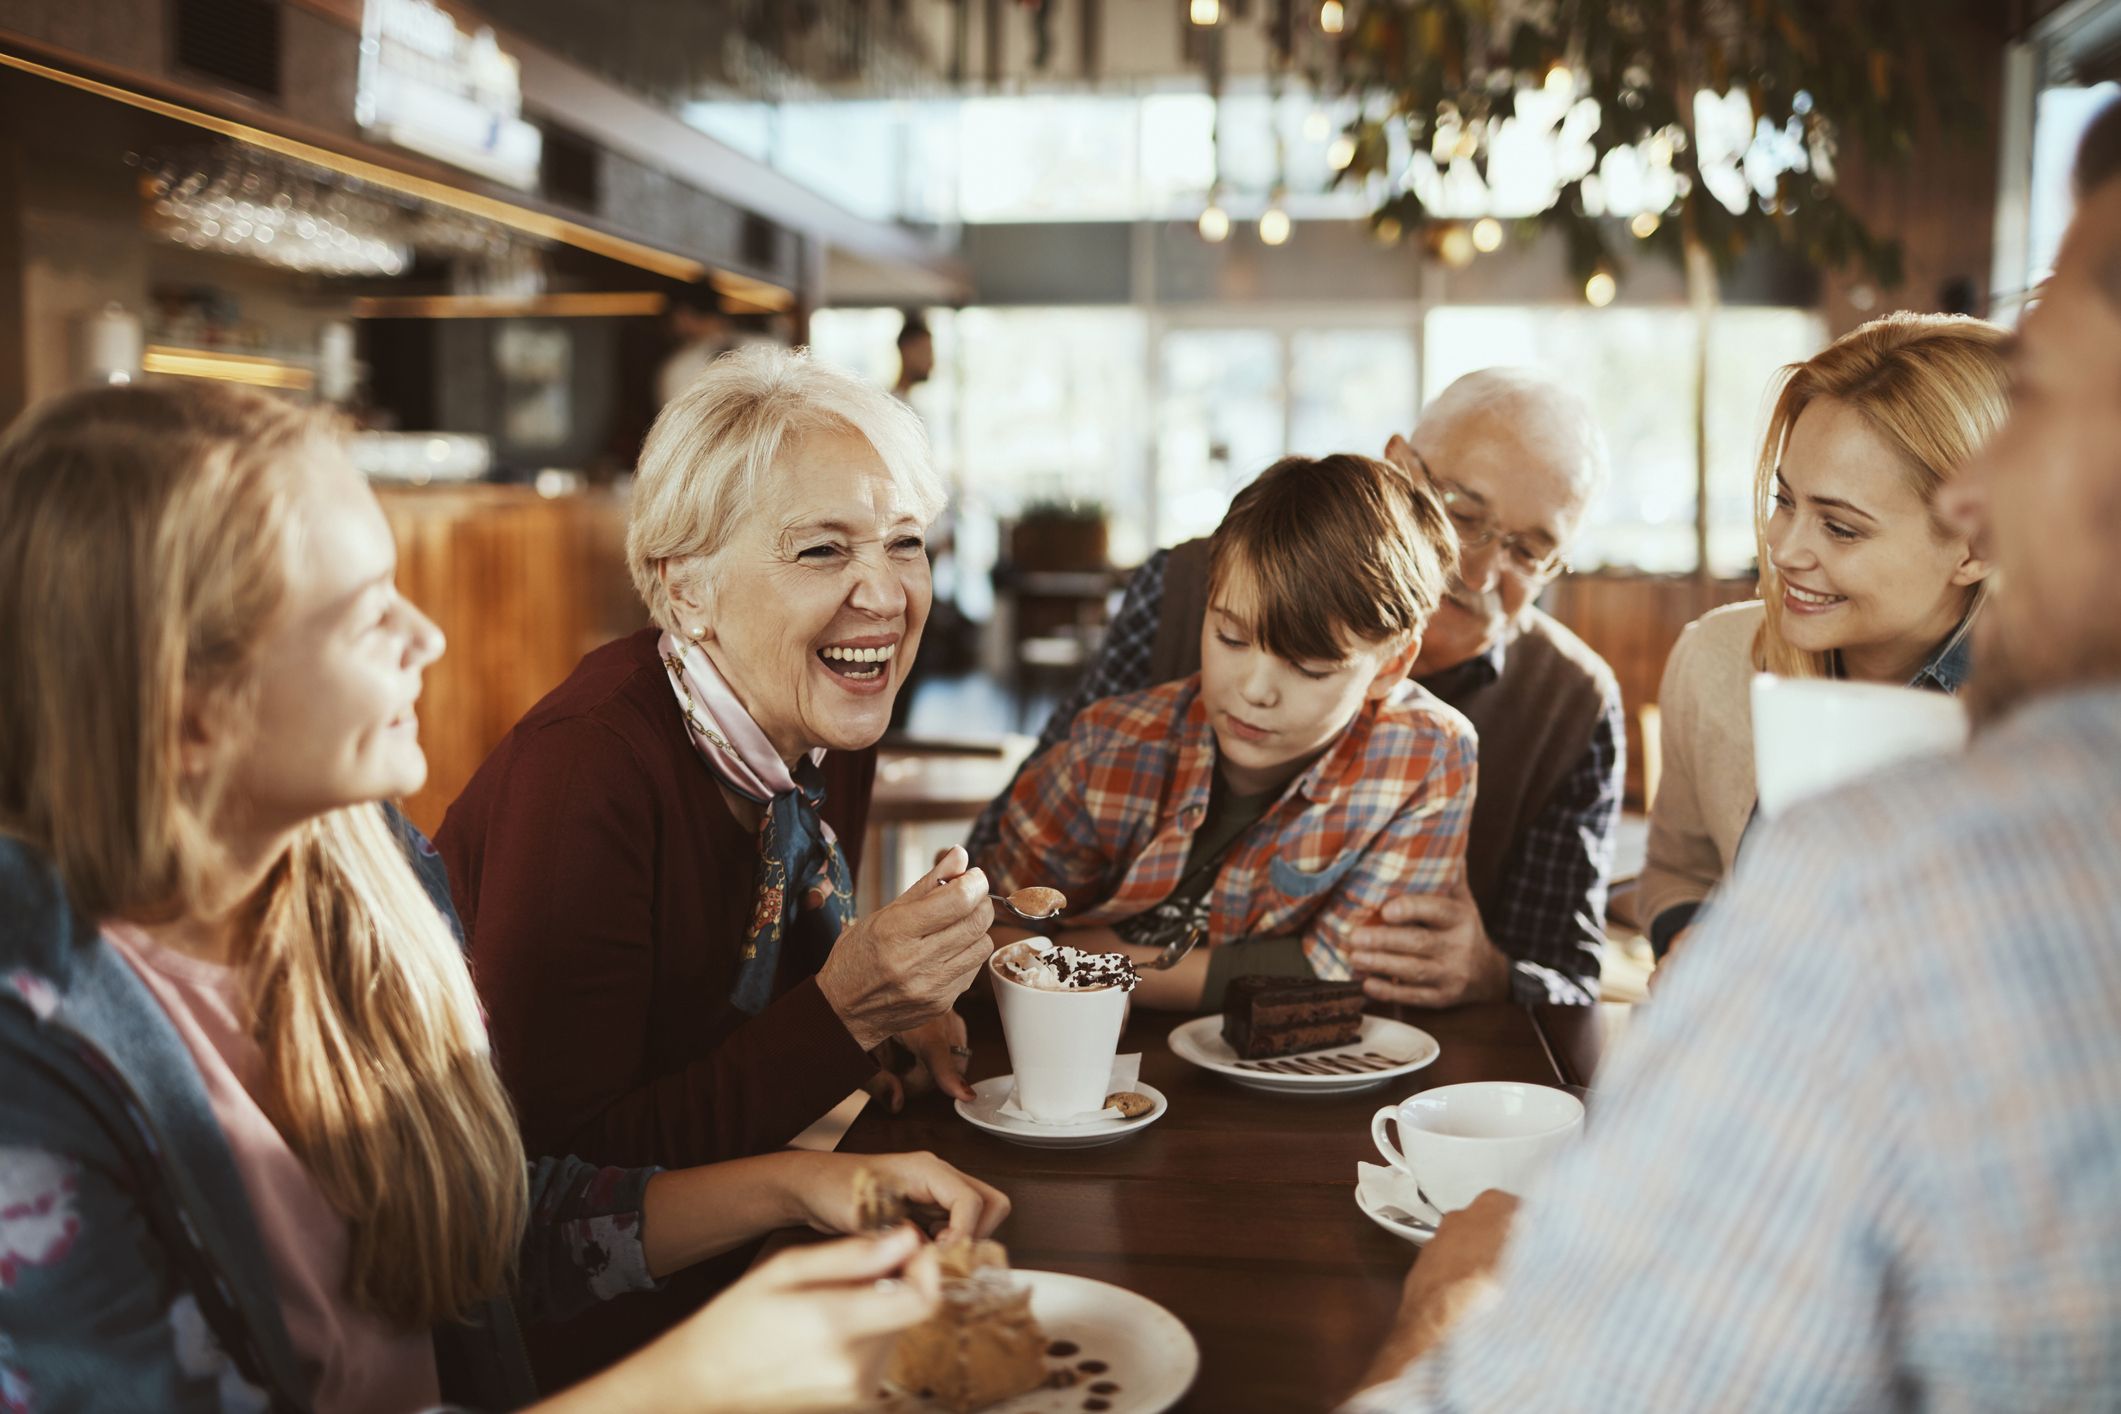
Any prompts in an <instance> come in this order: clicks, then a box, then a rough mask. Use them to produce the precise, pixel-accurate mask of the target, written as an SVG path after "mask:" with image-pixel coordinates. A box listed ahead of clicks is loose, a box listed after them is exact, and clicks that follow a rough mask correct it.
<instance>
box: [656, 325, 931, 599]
mask: <svg viewBox="0 0 2121 1414" xmlns="http://www.w3.org/2000/svg"><path fill="white" fill-rule="evenodd" d="M819 432H826V433H835V432H837V433H846V432H851V433H853V434H854V435H856V436H858V437H860V438H862V439H863V440H864V441H866V442H868V444H869V445H870V446H871V447H872V448H874V449H875V451H876V455H877V458H878V460H880V461H882V462H883V464H884V469H885V470H886V471H888V472H890V474H891V478H892V480H894V481H895V482H897V483H898V484H899V485H901V486H903V487H905V488H906V489H907V490H908V491H909V492H910V493H911V494H912V497H913V502H914V513H915V514H916V515H917V516H919V517H920V520H921V522H922V524H924V525H925V524H926V523H927V522H929V521H931V520H933V519H935V517H936V515H937V514H939V513H940V512H941V511H942V509H943V500H944V492H943V483H942V479H941V478H940V477H938V476H937V475H936V473H935V468H934V467H933V466H931V465H930V464H929V460H928V433H927V431H926V429H925V428H923V427H922V426H921V420H920V417H919V416H918V415H917V414H916V413H915V412H914V411H913V409H912V408H910V407H907V406H906V405H905V404H904V403H902V402H900V401H899V400H898V399H897V398H894V397H892V396H891V395H890V394H889V393H887V392H884V391H883V390H882V389H880V388H873V387H871V386H869V385H868V384H867V383H864V382H863V381H862V380H861V379H859V378H857V377H855V376H854V375H853V374H851V373H848V372H846V371H845V370H843V369H839V368H835V367H833V366H832V365H831V364H829V363H819V362H818V361H817V360H815V359H813V358H811V357H810V355H809V353H808V352H807V351H806V350H802V349H796V350H792V351H791V350H788V349H779V348H773V347H771V346H766V345H760V346H755V347H752V348H746V349H739V350H737V351H736V352H734V353H726V354H723V355H722V356H721V357H720V358H718V359H716V360H715V361H714V362H713V363H711V364H709V365H708V366H707V371H706V372H705V373H703V374H701V375H700V376H699V378H698V379H697V380H695V381H694V382H693V384H692V386H691V387H689V388H687V389H686V390H685V391H684V392H683V393H681V394H679V395H678V396H677V397H676V398H673V399H672V400H671V402H670V405H669V406H668V407H666V408H664V409H663V412H662V415H661V416H659V417H657V418H656V420H655V426H653V427H651V428H649V429H648V440H647V441H646V442H645V443H643V444H642V447H641V457H640V463H639V466H638V467H637V468H636V470H635V472H634V477H633V497H632V507H631V509H630V510H629V512H628V514H627V524H626V567H627V568H628V569H629V570H630V571H632V573H633V583H634V587H635V588H636V589H638V590H639V591H640V594H641V601H642V602H643V603H645V604H646V605H647V606H648V614H649V617H650V618H652V619H654V620H655V621H656V623H657V624H659V625H661V626H662V627H664V628H666V629H669V630H670V631H671V632H672V633H675V634H677V635H679V636H680V637H685V636H687V634H686V628H687V627H689V625H688V626H684V627H681V626H680V625H679V622H678V619H679V615H678V611H677V607H676V605H675V604H673V603H672V602H671V598H670V592H669V590H668V589H667V588H666V587H665V585H664V583H663V577H662V575H661V573H660V572H659V570H658V566H659V565H660V564H661V563H662V562H663V561H665V560H673V559H678V558H680V557H682V556H687V555H699V556H702V557H704V558H705V559H706V560H707V561H708V562H709V566H710V569H711V567H712V562H713V559H714V556H715V555H716V554H717V553H718V552H719V551H720V550H721V549H722V547H723V546H725V545H726V544H728V542H729V537H730V534H731V533H732V532H733V531H734V530H735V529H736V527H737V526H738V525H740V524H742V523H743V520H744V518H745V516H746V515H747V514H749V512H750V510H751V507H752V505H753V504H754V503H755V502H756V500H757V498H758V494H759V491H760V489H761V488H762V487H763V486H765V485H766V483H767V480H768V478H769V477H771V475H772V474H773V463H774V459H775V458H776V457H778V456H779V455H780V452H781V448H782V447H783V446H784V445H786V444H787V443H788V442H789V441H791V440H794V439H797V438H801V437H804V436H807V435H811V434H815V433H819Z"/></svg>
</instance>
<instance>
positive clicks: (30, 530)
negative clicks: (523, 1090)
mask: <svg viewBox="0 0 2121 1414" xmlns="http://www.w3.org/2000/svg"><path fill="white" fill-rule="evenodd" d="M394 562H395V553H394V551H393V549H392V545H391V538H390V532H389V528H388V526H387V525H386V524H385V522H384V520H383V515H382V511H381V509H380V507H378V506H377V504H376V501H375V498H374V497H373V496H372V495H371V494H370V492H369V490H368V487H367V485H366V483H365V482H364V481H363V480H362V479H361V477H360V475H359V474H358V473H357V472H355V471H354V469H353V467H352V465H351V464H350V463H349V461H348V460H347V457H346V454H345V452H344V450H343V448H342V447H341V446H340V445H339V442H338V440H337V438H336V436H335V435H334V434H333V432H332V429H331V428H330V427H329V426H328V425H327V424H324V423H322V422H320V421H319V420H318V419H317V418H316V417H315V416H313V415H311V414H308V413H305V412H302V411H300V410H297V409H295V408H293V407H290V406H288V405H285V404H281V403H279V402H276V401H274V400H272V399H270V398H268V397H267V396H265V395H263V394H260V393H252V392H246V391H242V390H237V389H226V388H202V389H197V390H191V391H186V392H183V393H177V392H169V391H160V390H150V389H106V390H99V391H96V392H91V393H82V394H77V395H74V396H71V397H67V398H62V399H59V400H57V401H55V402H52V403H49V404H46V405H44V406H43V407H42V408H41V409H39V410H37V411H35V412H33V413H32V414H30V415H28V416H27V417H25V418H24V419H23V420H22V422H21V423H20V424H18V425H17V426H16V427H15V428H14V429H13V430H12V431H11V432H10V433H9V435H8V436H7V438H6V439H5V440H4V441H0V1405H4V1406H5V1407H7V1408H25V1409H28V1408H34V1409H48V1410H62V1409H83V1408H99V1409H106V1408H107V1409H116V1408H125V1409H158V1410H162V1409H167V1410H207V1409H215V1410H219V1409H238V1408H241V1409H262V1408H265V1407H268V1406H269V1407H271V1408H273V1409H287V1410H311V1409H314V1410H318V1411H321V1412H322V1414H340V1412H341V1411H347V1412H348V1414H351V1411H382V1414H391V1411H411V1410H416V1409H428V1408H431V1407H433V1406H434V1405H435V1404H436V1403H437V1402H438V1401H440V1400H461V1401H466V1402H470V1403H476V1404H479V1405H482V1406H486V1407H506V1408H516V1407H520V1406H521V1405H524V1404H526V1403H528V1402H529V1401H530V1400H531V1399H532V1398H534V1393H535V1392H534V1390H533V1388H532V1386H531V1383H530V1377H529V1372H528V1369H527V1364H526V1361H525V1359H524V1347H523V1341H522V1338H521V1336H520V1334H519V1333H518V1327H517V1323H516V1319H515V1316H514V1314H513V1313H512V1312H511V1311H510V1310H509V1309H508V1305H507V1302H508V1299H509V1298H510V1297H511V1296H512V1295H513V1296H515V1297H518V1298H519V1299H520V1300H521V1301H522V1302H523V1304H524V1309H525V1313H526V1314H527V1315H528V1316H530V1317H532V1318H538V1317H551V1316H555V1315H560V1314H564V1313H566V1312H568V1311H571V1310H577V1309H580V1308H582V1307H584V1306H586V1305H588V1304H590V1303H592V1302H595V1301H599V1300H602V1299H605V1298H608V1297H612V1296H616V1295H619V1294H621V1293H623V1292H626V1291H630V1290H638V1289H646V1288H650V1287H653V1286H654V1285H655V1284H656V1283H657V1282H658V1281H659V1280H660V1279H661V1278H662V1277H663V1276H665V1275H666V1274H668V1273H670V1272H672V1271H675V1270H677V1269H679V1268H682V1267H685V1266H688V1265H690V1264H692V1263H695V1262H698V1261H699V1260H701V1259H703V1258H705V1257H707V1256H709V1255H712V1254H714V1253H717V1252H722V1251H726V1250H728V1249H730V1248H732V1247H735V1246H737V1245H738V1244H740V1243H742V1242H745V1241H747V1240H749V1239H751V1238H753V1237H755V1236H757V1235H758V1234H760V1233H763V1232H765V1231H767V1230H769V1229H771V1228H773V1227H776V1226H781V1225H785V1224H802V1223H809V1224H811V1225H813V1226H816V1227H819V1228H823V1229H825V1230H828V1231H834V1230H836V1231H848V1230H851V1229H852V1227H853V1225H854V1221H855V1214H854V1211H853V1206H854V1204H853V1170H854V1167H855V1162H856V1161H854V1160H852V1159H842V1158H840V1156H836V1155H795V1154H779V1155H770V1156H765V1157H762V1158H758V1159H753V1160H748V1161H746V1162H744V1163H738V1164H729V1165H724V1166H720V1167H716V1168H711V1169H693V1170H688V1171H684V1172H667V1173H666V1172H659V1171H657V1170H655V1169H649V1168H635V1169H621V1168H601V1169H600V1168H597V1167H595V1166H592V1165H590V1164H588V1163H585V1162H582V1161H580V1160H577V1159H557V1160H555V1159H547V1160H540V1161H539V1162H538V1163H536V1164H535V1165H532V1166H531V1167H530V1169H529V1172H528V1176H527V1182H526V1170H525V1165H524V1156H523V1149H522V1145H521V1142H520V1140H519V1138H518V1136H517V1130H516V1122H515V1116H514V1113H513V1112H512V1110H511V1108H510V1106H509V1103H508V1098H507V1096H506V1095H505V1093H504V1092H503V1091H502V1088H501V1083H500V1079H499V1077H498V1076H497V1075H496V1074H495V1073H494V1069H493V1065H492V1063H491V1060H490V1058H489V1056H488V1053H487V1044H486V1036H485V1032H484V1028H483V1026H482V1024H481V1020H480V1016H479V1008H478V1002H477V999H476V997H475V996H474V995H473V993H472V989H471V982H470V978H469V976H468V975H467V974H466V971H465V966H464V960H463V958H462V956H461V955H460V953H459V948H458V942H457V939H456V937H455V935H454V934H453V932H452V927H451V925H452V922H453V918H452V915H451V914H450V913H449V904H448V897H447V894H446V891H444V889H443V886H442V876H441V869H440V866H439V862H438V861H437V860H436V859H435V858H434V857H433V851H432V850H431V849H429V848H427V845H426V841H425V840H423V839H421V838H420V837H419V836H418V834H417V832H415V831H413V830H412V829H411V827H410V826H409V825H407V824H405V823H404V821H403V820H402V818H401V817H398V816H396V815H395V813H394V812H391V811H388V810H387V809H386V808H385V807H383V806H380V805H378V804H376V803H375V802H376V801H378V800H383V799H388V798H391V797H394V796H398V795H401V794H404V793H407V792H410V791H413V790H416V789H418V787H419V785H420V784H421V782H422V780H423V779H424V778H425V775H426V769H427V768H426V760H425V757H424V756H423V755H422V753H421V750H420V744H419V737H418V718H417V715H416V712H415V703H416V702H417V700H418V698H419V695H420V683H421V676H422V673H423V671H424V670H425V668H426V667H427V666H428V665H429V664H430V663H432V662H433V661H434V660H435V658H436V657H437V656H438V655H439V654H440V653H441V651H442V646H443V645H442V639H441V635H440V634H439V633H438V632H437V631H436V629H435V626H434V625H433V624H432V623H431V622H429V621H428V619H427V618H426V617H425V616H423V615H422V614H421V613H420V612H419V610H418V609H416V608H415V607H414V606H413V605H411V604H410V603H408V602H407V601H406V600H405V599H404V598H403V597H402V596H400V595H399V594H398V593H397V591H396V590H395V589H394V588H393V585H392V574H393V569H394ZM884 1162H885V1165H886V1167H887V1169H888V1170H890V1172H891V1174H892V1176H893V1177H894V1178H895V1179H896V1180H897V1181H899V1182H901V1183H903V1184H905V1185H906V1186H907V1187H908V1188H909V1191H914V1192H919V1193H924V1194H926V1195H927V1197H928V1198H929V1199H931V1200H933V1201H936V1202H939V1203H941V1204H943V1205H945V1206H947V1207H949V1208H951V1209H952V1210H953V1217H952V1222H953V1224H954V1225H955V1226H957V1227H959V1228H960V1229H963V1230H967V1231H978V1230H982V1229H985V1228H988V1227H991V1226H992V1224H993V1223H994V1222H996V1221H998V1220H999V1219H1000V1217H1001V1216H1002V1214H1003V1213H1004V1212H1005V1211H1006V1210H1007V1202H1006V1200H1005V1199H1003V1198H1002V1197H1001V1195H999V1194H997V1193H995V1192H994V1191H993V1190H992V1189H989V1188H986V1187H985V1186H984V1185H982V1184H978V1183H975V1182H974V1181H972V1180H970V1179H967V1178H965V1177H964V1176H963V1175H962V1174H959V1173H957V1172H956V1171H955V1170H952V1169H950V1168H949V1167H948V1166H947V1165H944V1164H941V1163H940V1162H938V1161H936V1160H934V1159H932V1158H929V1157H926V1156H911V1157H898V1158H892V1159H888V1160H886V1161H884ZM914 1245H915V1237H914V1235H913V1234H912V1233H910V1232H908V1231H901V1232H900V1233H898V1234H896V1235H894V1236H892V1237H890V1238H887V1239H885V1240H882V1241H876V1242H872V1241H868V1240H857V1241H854V1242H850V1243H844V1244H836V1245H833V1246H829V1247H824V1248H817V1249H811V1250H807V1251H804V1252H801V1253H797V1254H792V1255H791V1257H790V1258H789V1259H787V1260H784V1261H779V1262H774V1263H769V1264H767V1265H766V1266H764V1267H762V1268H761V1269H759V1270H758V1271H757V1272H756V1273H754V1274H753V1275H752V1276H751V1277H750V1278H748V1279H746V1280H745V1281H744V1282H742V1283H740V1284H739V1285H738V1286H736V1287H735V1288H732V1289H731V1290H730V1291H729V1292H728V1293H727V1295H726V1296H725V1297H724V1298H723V1299H722V1300H720V1301H717V1302H716V1303H715V1304H714V1305H712V1306H710V1307H709V1308H708V1309H707V1310H706V1311H704V1312H702V1313H700V1314H699V1315H697V1316H695V1317H693V1318H692V1319H691V1320H689V1321H687V1322H686V1323H685V1324H684V1325H682V1326H680V1327H679V1328H678V1330H677V1331H675V1332H674V1333H673V1334H672V1335H671V1336H670V1337H668V1338H667V1339H665V1340H663V1341H661V1342H659V1343H658V1344H657V1345H656V1346H654V1347H653V1348H652V1349H651V1350H649V1351H647V1352H644V1353H643V1354H642V1355H641V1356H640V1357H639V1358H638V1359H636V1360H635V1361H633V1362H630V1363H629V1364H627V1365H625V1366H622V1367H620V1368H618V1369H615V1370H612V1371H610V1372H608V1373H606V1374H604V1375H602V1376H599V1377H598V1378H597V1379H595V1380H592V1381H591V1382H589V1383H588V1384H586V1385H584V1386H582V1387H580V1388H579V1389H577V1390H575V1391H572V1392H570V1393H569V1394H567V1395H563V1396H561V1397H560V1398H559V1399H557V1400H556V1401H554V1402H553V1403H552V1404H551V1405H550V1406H549V1407H550V1408H552V1409H584V1410H588V1409H595V1410H622V1409H645V1408H654V1409H675V1408H689V1409H699V1410H708V1409H727V1410H735V1409H742V1410H773V1409H782V1408H790V1407H800V1408H811V1407H816V1406H819V1405H829V1404H835V1403H836V1402H842V1401H847V1400H851V1399H854V1398H857V1397H860V1396H866V1395H868V1394H869V1393H871V1392H873V1390H874V1388H875V1385H874V1380H875V1375H876V1371H877V1368H878V1366H879V1365H880V1363H881V1359H882V1354H883V1342H884V1341H885V1340H886V1339H887V1338H888V1337H889V1335H890V1334H891V1333H892V1332H893V1331H895V1330H896V1329H898V1328H900V1327H902V1326H904V1325H906V1324H908V1323H910V1322H911V1321H914V1320H917V1319H919V1318H920V1317H921V1315H922V1314H923V1313H924V1312H925V1311H927V1310H928V1309H930V1307H931V1305H932V1301H933V1292H934V1288H933V1281H932V1273H931V1272H928V1271H927V1270H926V1268H927V1267H928V1265H929V1264H928V1263H926V1262H920V1261H916V1262H914V1264H913V1266H912V1268H911V1272H912V1275H913V1278H914V1279H913V1280H912V1281H911V1282H908V1283H904V1284H901V1285H899V1286H897V1287H896V1288H891V1289H883V1290H879V1289H878V1288H877V1287H876V1286H875V1279H876V1278H878V1277H881V1276H884V1275H887V1274H890V1273H892V1272H895V1271H899V1270H901V1269H903V1268H905V1267H906V1264H907V1263H908V1260H909V1259H910V1258H912V1256H913V1250H914Z"/></svg>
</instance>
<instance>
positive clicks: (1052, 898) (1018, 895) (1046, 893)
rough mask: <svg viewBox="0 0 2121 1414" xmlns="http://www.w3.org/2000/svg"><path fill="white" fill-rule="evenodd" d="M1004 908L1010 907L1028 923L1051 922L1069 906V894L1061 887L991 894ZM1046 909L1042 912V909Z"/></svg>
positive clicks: (989, 896) (990, 896)
mask: <svg viewBox="0 0 2121 1414" xmlns="http://www.w3.org/2000/svg"><path fill="white" fill-rule="evenodd" d="M987 897H988V898H990V899H993V900H994V901H995V902H996V903H998V904H1000V905H1001V906H1002V907H1003V908H1006V909H1008V910H1009V911H1010V912H1011V913H1013V914H1015V915H1016V916H1017V917H1018V918H1021V919H1023V920H1024V921H1025V922H1026V923H1051V922H1052V921H1053V920H1054V919H1056V918H1058V917H1060V915H1061V910H1062V909H1064V908H1066V907H1067V906H1068V896H1067V895H1066V894H1064V893H1062V892H1061V891H1060V890H1059V889H1047V888H1029V889H1018V890H1017V891H1016V892H1015V893H1013V894H1008V895H1006V896H1005V895H1002V894H989V895H987ZM1041 909H1043V910H1044V911H1043V912H1041V911H1040V910H1041Z"/></svg>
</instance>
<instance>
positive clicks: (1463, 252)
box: [1436, 225, 1474, 270]
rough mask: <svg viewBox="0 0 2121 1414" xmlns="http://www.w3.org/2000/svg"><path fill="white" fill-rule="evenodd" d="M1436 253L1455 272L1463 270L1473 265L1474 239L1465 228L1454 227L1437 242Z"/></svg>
mask: <svg viewBox="0 0 2121 1414" xmlns="http://www.w3.org/2000/svg"><path fill="white" fill-rule="evenodd" d="M1436 253H1437V255H1439V256H1440V257H1442V259H1443V263H1444V264H1446V265H1448V266H1450V267H1451V268H1452V269H1453V270H1463V269H1465V268H1466V267H1467V266H1468V265H1471V264H1472V263H1473V255H1474V250H1473V237H1472V236H1471V235H1470V234H1469V233H1468V232H1467V231H1466V228H1465V227H1463V226H1458V225H1453V226H1451V227H1450V228H1449V229H1447V230H1446V231H1445V232H1444V233H1443V235H1442V237H1441V238H1439V239H1438V241H1437V242H1436Z"/></svg>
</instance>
